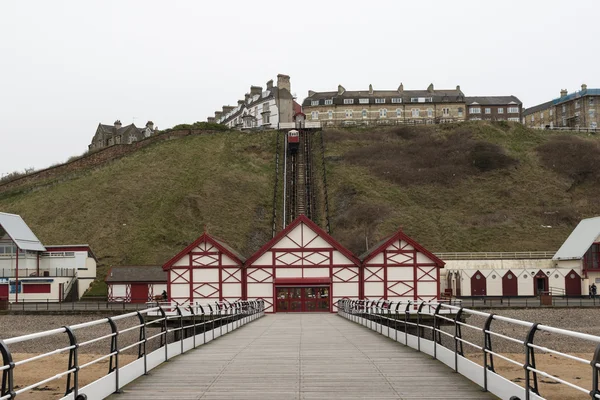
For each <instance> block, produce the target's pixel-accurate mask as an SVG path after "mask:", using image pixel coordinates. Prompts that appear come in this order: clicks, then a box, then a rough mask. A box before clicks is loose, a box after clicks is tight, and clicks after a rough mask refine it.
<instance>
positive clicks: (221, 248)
mask: <svg viewBox="0 0 600 400" xmlns="http://www.w3.org/2000/svg"><path fill="white" fill-rule="evenodd" d="M202 242H206V243H210V244H211V245H213V246H215V247H216V248H217V249H219V251H220V252H222V253H225V254H227V256H228V257H230V258H231V259H232V260H234V261H235V262H237V263H239V265H243V264H244V262H243V261H242V260H240V259H239V258H238V257H237V256H236V255H235V254H233V253H232V252H231V251H229V250H228V249H227V248H225V247H224V246H221V245H220V244H219V242H217V241H216V240H215V239H213V238H212V237H211V236H210V235H209V234H208V233H203V234H202V236H200V237H199V238H198V239H196V240H195V241H193V242H192V243H191V244H190V245H189V246H187V247H186V248H185V249H183V250H181V251H180V252H179V253H177V255H176V256H175V257H173V258H171V259H170V260H169V261H167V262H166V263H165V264H164V265H163V269H164V270H165V271H166V270H167V269H170V268H171V267H172V266H173V264H175V263H176V262H177V261H179V260H180V259H181V258H182V257H183V256H185V255H186V254H189V253H190V252H191V251H192V249H194V248H195V247H197V246H198V245H199V244H200V243H202Z"/></svg>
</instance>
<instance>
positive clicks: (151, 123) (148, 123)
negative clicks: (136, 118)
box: [146, 121, 154, 131]
mask: <svg viewBox="0 0 600 400" xmlns="http://www.w3.org/2000/svg"><path fill="white" fill-rule="evenodd" d="M146 128H148V129H150V130H151V131H153V130H154V122H152V121H148V122H146Z"/></svg>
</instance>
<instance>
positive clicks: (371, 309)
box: [338, 299, 600, 399]
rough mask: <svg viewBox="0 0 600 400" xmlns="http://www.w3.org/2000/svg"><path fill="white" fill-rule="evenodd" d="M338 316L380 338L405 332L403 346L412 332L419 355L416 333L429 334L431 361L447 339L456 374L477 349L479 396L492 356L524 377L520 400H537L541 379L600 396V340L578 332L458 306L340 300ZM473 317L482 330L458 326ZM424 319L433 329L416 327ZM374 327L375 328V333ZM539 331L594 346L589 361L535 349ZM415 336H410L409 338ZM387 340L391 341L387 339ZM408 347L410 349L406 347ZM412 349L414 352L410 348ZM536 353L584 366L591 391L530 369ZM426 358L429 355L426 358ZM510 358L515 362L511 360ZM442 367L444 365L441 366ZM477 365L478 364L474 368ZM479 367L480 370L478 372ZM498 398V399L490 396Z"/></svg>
mask: <svg viewBox="0 0 600 400" xmlns="http://www.w3.org/2000/svg"><path fill="white" fill-rule="evenodd" d="M442 310H448V311H451V314H450V315H452V314H454V315H455V317H454V318H449V317H447V316H445V315H444V314H443V313H442ZM338 313H340V314H341V315H342V316H344V317H346V318H348V319H351V320H354V321H355V322H359V321H358V319H361V323H363V324H365V325H368V326H369V327H371V328H372V329H373V326H372V324H373V322H375V324H376V326H375V330H378V329H381V332H380V333H383V326H384V325H387V327H388V336H389V335H390V331H389V329H390V326H391V325H392V324H393V325H394V329H395V330H396V340H397V341H400V340H401V339H398V330H397V329H398V328H397V326H398V324H400V325H403V326H404V335H405V339H404V344H405V345H408V328H409V327H411V328H415V327H416V329H417V331H416V332H417V346H418V350H421V337H423V338H424V337H425V336H422V334H421V331H423V332H424V331H431V334H432V339H431V340H432V343H433V356H434V358H437V356H436V354H437V353H436V346H442V342H441V338H442V337H443V336H446V337H450V338H451V339H452V342H453V343H454V347H453V348H452V347H448V346H444V347H445V348H447V349H448V350H451V351H453V352H454V368H455V370H456V371H457V372H459V371H458V365H459V364H458V359H459V358H465V357H464V354H463V350H462V348H463V344H464V345H467V346H471V347H472V348H475V349H478V350H479V351H482V352H483V354H484V361H483V364H484V365H483V366H482V371H483V372H482V373H483V380H482V381H483V385H482V386H483V388H484V390H488V389H489V388H488V385H487V379H488V374H489V373H496V372H495V371H494V366H493V358H494V356H497V357H498V358H501V359H503V360H504V361H508V362H510V363H513V364H516V365H519V366H520V367H522V368H523V369H524V371H525V388H524V389H525V399H531V398H533V395H537V397H535V398H540V397H539V390H538V385H537V375H538V374H539V375H542V376H544V377H546V378H549V379H552V380H554V381H556V382H559V383H562V384H565V385H566V386H569V387H571V388H573V389H575V390H578V391H580V392H582V393H586V394H587V395H588V396H591V398H592V399H600V390H599V387H598V386H599V383H598V382H599V379H598V374H599V373H600V336H597V335H591V334H587V333H583V332H577V331H573V330H569V329H562V328H556V327H553V326H549V325H542V324H538V323H535V322H530V321H525V320H520V319H515V318H508V317H504V316H501V315H496V314H490V313H487V312H483V311H478V310H473V309H469V308H465V307H462V306H457V305H453V304H449V303H446V302H443V301H431V302H424V301H414V302H413V301H397V302H393V301H387V300H384V301H383V302H382V301H381V300H379V301H373V300H347V299H344V300H341V301H340V302H339V303H338ZM411 314H413V315H414V314H416V315H417V322H416V323H415V322H412V321H409V320H408V316H409V315H411ZM465 314H467V315H477V316H480V317H484V318H485V324H484V325H483V326H478V325H473V324H469V323H467V322H466V321H467V320H466V319H464V321H465V322H463V320H461V317H462V316H463V315H465ZM423 315H428V316H430V317H433V325H424V324H422V323H421V322H420V321H421V320H422V318H421V316H423ZM440 320H443V321H446V322H448V323H450V324H453V325H454V334H450V333H448V332H446V331H443V330H442V329H441V326H440V324H439V321H440ZM365 321H368V324H367V322H365ZM493 321H501V322H503V323H507V324H512V325H517V326H520V327H522V328H525V329H526V330H527V334H526V335H525V337H517V338H515V337H512V336H509V335H508V334H504V333H500V332H497V331H494V330H493V327H492V323H493ZM377 324H379V325H380V327H379V328H378V327H377ZM461 328H468V329H473V330H475V331H477V332H481V334H482V335H483V337H484V340H483V343H484V345H483V347H481V346H480V345H479V344H476V343H472V342H469V341H468V340H466V339H465V338H464V337H462V333H461ZM537 331H542V332H547V333H551V334H557V335H561V336H564V337H566V338H573V339H579V340H586V341H589V342H592V343H593V344H594V345H595V346H596V350H595V352H594V356H593V357H592V359H590V360H588V359H584V358H581V357H579V356H575V355H571V354H568V353H566V352H562V351H559V350H555V349H552V348H549V347H546V346H541V345H537V344H536V343H535V340H534V338H535V332H537ZM413 336H414V335H413ZM389 337H391V336H389ZM492 337H499V338H502V339H505V340H508V341H511V342H513V343H517V344H522V345H523V351H524V353H525V355H526V357H525V362H521V361H517V360H514V359H512V358H511V354H506V355H502V354H500V353H499V352H497V351H493V350H492ZM411 346H412V345H411ZM412 347H414V346H412ZM535 350H538V351H542V352H546V353H550V354H552V355H555V356H560V357H565V358H568V359H570V360H574V361H577V362H580V363H583V364H587V365H591V366H592V374H593V376H592V388H591V390H590V388H584V387H582V386H580V385H578V384H575V383H572V382H568V381H565V380H564V379H562V378H560V377H558V376H553V375H552V374H551V373H549V372H545V371H543V370H542V369H541V367H538V366H536V363H535V358H534V354H535ZM428 354H430V353H428ZM513 357H514V356H513ZM443 362H445V363H447V360H446V361H443ZM477 365H478V364H477ZM480 367H481V366H480ZM469 379H472V380H473V377H472V375H471V376H469ZM505 384H506V385H510V384H511V382H510V381H509V380H507V379H505ZM495 394H497V395H498V393H495Z"/></svg>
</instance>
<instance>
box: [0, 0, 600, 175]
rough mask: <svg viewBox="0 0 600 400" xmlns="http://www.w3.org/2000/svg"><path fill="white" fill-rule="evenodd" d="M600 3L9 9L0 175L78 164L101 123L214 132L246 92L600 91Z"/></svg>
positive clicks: (526, 94)
mask: <svg viewBox="0 0 600 400" xmlns="http://www.w3.org/2000/svg"><path fill="white" fill-rule="evenodd" d="M598 15H600V1H598V0H571V1H569V2H565V1H563V0H560V1H558V0H527V1H523V0H520V1H513V0H502V1H481V0H478V1H469V0H465V1H460V0H454V1H446V0H429V1H404V0H402V1H401V0H395V1H394V0H390V1H377V0H375V1H349V0H346V1H341V0H340V1H337V0H336V1H324V0H320V1H313V0H305V1H302V2H288V1H281V0H272V1H261V0H256V1H237V0H229V1H218V2H217V1H149V0H143V1H141V0H140V1H125V0H119V1H80V0H78V1H58V0H53V1H47V0H40V1H27V0H18V1H17V0H2V1H1V2H0V132H1V136H2V140H1V142H0V143H1V144H0V174H4V173H8V172H11V171H15V170H23V169H24V168H28V167H35V168H36V169H39V168H44V167H47V166H49V165H51V164H53V163H57V162H62V161H65V160H66V159H67V158H69V157H70V156H73V155H78V154H81V153H83V152H84V151H85V150H86V149H87V146H88V144H89V143H90V141H91V139H92V136H93V134H94V132H95V130H96V127H97V125H98V123H99V122H102V123H106V124H112V123H113V122H114V121H115V119H120V120H121V121H122V122H123V124H129V123H131V122H134V123H135V124H136V125H137V126H144V125H145V123H146V121H147V120H152V121H154V123H155V124H156V125H157V126H158V127H159V128H161V129H164V128H168V127H171V126H173V125H176V124H179V123H191V122H194V121H199V120H200V121H203V120H206V117H207V116H209V115H212V114H213V113H214V111H215V110H218V109H220V108H221V106H222V105H224V104H231V105H234V104H236V101H237V100H238V99H240V98H242V97H243V95H244V93H246V92H247V91H249V87H250V85H260V86H263V87H264V86H265V83H266V82H267V81H268V80H269V79H276V75H277V74H278V73H284V74H288V75H290V76H291V84H292V92H293V93H296V94H297V96H298V98H299V100H302V99H303V98H304V97H306V95H307V91H308V90H309V89H312V90H316V91H319V90H335V89H336V88H337V85H338V84H342V85H343V86H344V87H345V88H346V89H348V90H358V89H366V88H368V85H369V84H373V87H374V88H375V89H395V88H397V87H398V85H399V84H400V82H403V83H404V87H405V89H407V90H408V89H425V88H426V87H427V86H428V85H429V84H430V83H434V85H435V87H436V88H454V87H456V85H460V86H461V89H462V90H463V92H464V93H465V94H466V95H510V94H513V95H516V96H518V97H519V98H520V99H521V100H522V101H523V103H524V105H525V106H526V107H527V106H532V105H535V104H538V103H540V102H543V101H547V100H550V99H551V98H554V97H556V96H558V94H559V92H560V89H561V88H567V89H568V90H569V91H570V92H571V91H574V90H578V89H579V88H580V85H581V84H582V83H587V84H588V86H589V87H600V82H599V80H600V75H599V71H598V65H600V62H599V61H600V53H599V51H598V49H599V42H598V39H599V35H598V30H597V28H596V25H597V24H595V23H594V22H593V21H594V18H595V17H597V16H598Z"/></svg>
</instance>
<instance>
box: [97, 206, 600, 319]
mask: <svg viewBox="0 0 600 400" xmlns="http://www.w3.org/2000/svg"><path fill="white" fill-rule="evenodd" d="M106 283H107V284H108V287H109V289H108V290H109V301H124V302H146V301H149V300H150V299H152V298H153V297H155V296H157V295H158V296H160V294H161V293H162V292H163V291H164V292H165V294H166V298H167V299H168V300H169V301H171V302H175V303H177V304H189V303H201V304H206V303H213V302H219V301H229V302H233V301H236V300H240V299H249V300H264V301H265V304H266V311H267V312H296V311H304V312H306V311H328V312H332V311H335V310H336V302H337V301H338V300H340V299H346V298H350V299H372V300H380V299H386V300H392V301H407V300H410V301H420V300H424V301H429V300H434V299H439V298H440V297H441V296H442V293H445V294H446V295H449V296H456V297H486V296H499V297H500V296H537V295H540V294H541V293H544V294H545V293H552V294H555V295H566V296H585V295H587V294H588V287H589V285H591V284H598V285H600V217H597V218H590V219H585V220H582V221H581V222H580V223H579V225H578V226H577V227H576V228H575V230H574V231H573V232H572V233H571V235H570V236H569V237H568V238H567V240H566V241H565V242H564V243H563V245H562V246H561V248H560V249H559V250H558V251H557V252H529V253H437V254H436V253H432V252H431V251H429V250H427V249H426V248H424V247H423V246H422V245H420V244H419V243H417V242H416V241H415V240H414V239H412V238H410V237H409V236H408V235H406V234H405V233H404V232H403V231H402V230H399V231H397V232H395V233H394V234H392V235H390V236H388V237H386V238H384V239H383V240H381V241H380V242H379V243H377V244H375V245H374V246H373V247H372V248H371V249H370V250H369V251H367V252H365V253H364V254H362V255H360V256H357V255H354V254H352V253H351V252H350V251H349V250H347V249H346V248H344V246H343V245H341V244H340V243H338V242H337V241H336V240H335V239H334V238H333V237H332V236H330V235H329V234H327V233H326V232H324V231H323V230H322V229H321V228H319V227H318V226H317V225H316V224H315V223H314V222H312V221H311V220H310V219H308V218H307V217H305V216H304V215H301V216H300V217H299V218H298V219H296V220H295V221H293V222H292V223H291V224H290V225H289V226H287V227H286V228H285V229H284V230H283V231H281V232H280V233H279V234H278V235H277V236H275V237H274V238H273V239H272V240H271V241H269V242H268V243H266V244H265V245H264V246H263V247H262V248H261V249H260V250H258V251H257V252H256V253H255V254H253V255H252V256H250V257H248V258H246V257H244V256H243V255H241V254H240V253H239V252H238V251H236V250H234V249H233V248H232V247H231V246H229V245H227V243H225V242H224V241H223V240H221V239H217V238H215V237H213V236H211V235H209V234H207V233H204V234H202V235H201V236H200V237H199V238H198V239H197V240H195V241H194V242H192V243H191V244H190V245H189V246H187V247H186V248H184V249H183V250H181V251H180V252H179V253H178V254H176V255H175V256H173V257H172V258H171V259H170V260H168V261H167V262H166V263H165V264H163V265H156V266H116V267H113V268H112V269H111V271H110V273H109V275H108V276H107V278H106Z"/></svg>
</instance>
